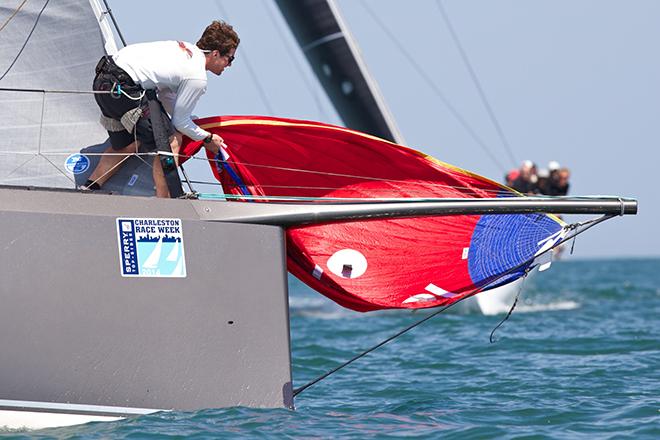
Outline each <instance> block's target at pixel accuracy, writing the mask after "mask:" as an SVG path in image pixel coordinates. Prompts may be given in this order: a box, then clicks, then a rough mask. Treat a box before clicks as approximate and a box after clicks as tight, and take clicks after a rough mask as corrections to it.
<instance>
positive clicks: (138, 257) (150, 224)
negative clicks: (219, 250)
mask: <svg viewBox="0 0 660 440" xmlns="http://www.w3.org/2000/svg"><path fill="white" fill-rule="evenodd" d="M117 235H118V240H119V260H120V264H121V275H122V276H124V277H170V278H172V277H174V278H184V277H185V276H186V258H185V254H184V252H183V231H182V226H181V220H180V219H178V218H118V219H117Z"/></svg>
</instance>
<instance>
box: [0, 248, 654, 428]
mask: <svg viewBox="0 0 660 440" xmlns="http://www.w3.org/2000/svg"><path fill="white" fill-rule="evenodd" d="M290 286H291V336H292V345H293V363H294V371H293V375H294V384H295V386H296V387H297V386H301V385H303V384H305V383H306V382H308V381H310V380H312V379H313V378H315V377H317V376H319V375H321V374H323V373H324V372H326V371H328V370H329V369H331V368H333V367H335V366H337V365H338V364H340V363H342V362H343V361H345V360H347V359H349V358H351V357H352V356H354V355H355V354H357V353H359V352H360V351H361V350H362V349H365V348H368V347H370V346H372V345H374V344H376V343H378V342H380V341H381V340H382V339H384V338H386V337H388V336H390V335H391V334H394V333H396V332H397V331H398V330H400V329H402V328H403V327H405V326H407V325H409V324H410V323H412V322H414V321H416V320H419V319H422V318H423V317H424V316H426V315H427V314H428V313H430V312H428V311H418V312H415V313H413V312H409V311H388V312H381V313H371V314H359V313H355V312H351V311H348V310H344V309H341V308H339V307H338V306H335V305H334V303H331V302H330V301H328V300H326V299H325V298H324V297H321V296H320V295H318V294H315V293H313V292H310V291H309V290H308V289H307V288H305V287H304V286H303V285H301V284H300V283H299V282H297V281H296V280H291V282H290ZM503 317H504V315H497V316H483V315H481V314H477V313H469V314H459V313H451V311H447V312H444V313H442V314H440V315H439V316H437V317H435V318H433V319H432V320H430V321H428V322H426V323H424V324H422V325H421V326H419V327H417V328H415V329H414V330H412V331H411V332H409V333H407V334H405V335H404V336H402V337H400V338H398V339H396V340H395V341H393V342H391V343H389V344H387V345H385V346H384V347H381V348H380V349H378V350H376V351H375V352H373V353H371V354H369V355H367V356H366V357H364V358H362V359H360V360H358V361H357V362H355V363H353V364H351V365H350V366H348V367H346V368H344V369H342V370H340V371H339V372H337V373H335V374H334V375H332V376H330V377H328V378H327V379H325V380H323V381H321V382H320V383H318V384H317V385H315V386H312V387H310V388H308V389H307V390H305V391H304V392H303V393H301V394H300V395H299V396H298V397H297V398H296V408H297V409H296V411H290V410H284V409H277V410H266V409H248V408H230V409H222V410H204V411H198V412H190V413H184V412H173V413H160V414H153V415H149V416H143V417H137V418H133V419H128V420H123V421H118V422H105V423H90V424H87V425H82V426H75V427H68V428H58V429H49V430H41V431H34V432H29V433H28V432H24V433H21V432H12V433H6V432H5V433H2V434H0V438H62V439H105V438H118V439H123V438H126V439H157V438H195V439H216V438H240V437H244V438H259V437H261V438H310V437H311V438H333V437H349V438H402V437H406V438H460V439H481V438H484V439H487V438H505V439H506V438H525V439H537V438H538V439H543V438H558V439H564V438H569V439H575V438H578V439H579V438H589V439H591V438H599V439H600V438H634V439H658V438H660V259H636V260H635V259H626V260H602V261H596V260H594V261H567V262H559V263H555V264H554V265H553V267H552V269H551V270H549V271H547V272H545V273H542V274H538V276H536V277H534V278H532V279H531V280H530V281H528V282H527V283H526V286H525V290H524V293H523V296H522V297H521V300H520V303H519V305H518V307H517V308H516V310H515V311H514V313H513V315H512V316H511V317H510V319H509V320H508V321H507V322H505V323H504V325H503V326H502V327H500V328H499V329H498V331H497V332H496V333H495V343H490V342H489V340H488V337H489V334H490V332H491V330H492V329H493V328H494V327H495V326H496V325H497V323H498V322H499V321H500V320H501V319H502V318H503Z"/></svg>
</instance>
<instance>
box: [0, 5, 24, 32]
mask: <svg viewBox="0 0 660 440" xmlns="http://www.w3.org/2000/svg"><path fill="white" fill-rule="evenodd" d="M25 3H27V0H23V3H21V4H20V5H18V7H17V8H16V9H15V10H14V12H13V13H12V14H11V15H10V16H9V18H8V19H7V20H5V22H4V23H2V26H0V32H2V30H3V29H4V28H5V26H7V25H8V24H9V22H10V21H11V20H12V18H14V17H15V16H16V14H18V11H20V10H21V8H22V7H23V5H24V4H25Z"/></svg>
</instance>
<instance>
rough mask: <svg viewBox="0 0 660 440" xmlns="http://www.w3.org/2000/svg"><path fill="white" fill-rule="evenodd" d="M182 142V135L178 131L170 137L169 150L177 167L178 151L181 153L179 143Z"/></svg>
mask: <svg viewBox="0 0 660 440" xmlns="http://www.w3.org/2000/svg"><path fill="white" fill-rule="evenodd" d="M182 142H183V135H182V134H181V133H179V132H178V131H177V132H176V133H174V134H173V135H172V136H170V149H171V150H172V154H174V163H175V164H176V166H177V167H178V166H179V151H181V143H182Z"/></svg>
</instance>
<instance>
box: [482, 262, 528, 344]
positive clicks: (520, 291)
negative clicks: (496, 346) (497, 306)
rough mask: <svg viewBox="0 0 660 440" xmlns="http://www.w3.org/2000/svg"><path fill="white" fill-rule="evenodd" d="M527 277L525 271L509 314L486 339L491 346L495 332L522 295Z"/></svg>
mask: <svg viewBox="0 0 660 440" xmlns="http://www.w3.org/2000/svg"><path fill="white" fill-rule="evenodd" d="M527 275H529V271H525V275H524V276H523V281H522V283H521V284H520V287H519V288H518V292H517V293H516V299H515V300H514V301H513V305H512V306H511V308H510V309H509V313H507V314H506V316H505V317H504V319H503V320H501V321H500V323H499V324H497V325H496V326H495V328H494V329H493V330H492V331H491V332H490V336H489V337H488V340H489V341H490V343H491V344H492V343H494V342H495V341H494V340H493V336H494V335H495V331H496V330H497V329H498V328H500V326H502V324H504V323H505V322H506V321H507V320H508V319H509V317H510V316H511V314H512V313H513V310H514V309H515V308H516V304H518V298H520V294H521V293H522V291H523V287H524V286H525V281H527Z"/></svg>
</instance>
